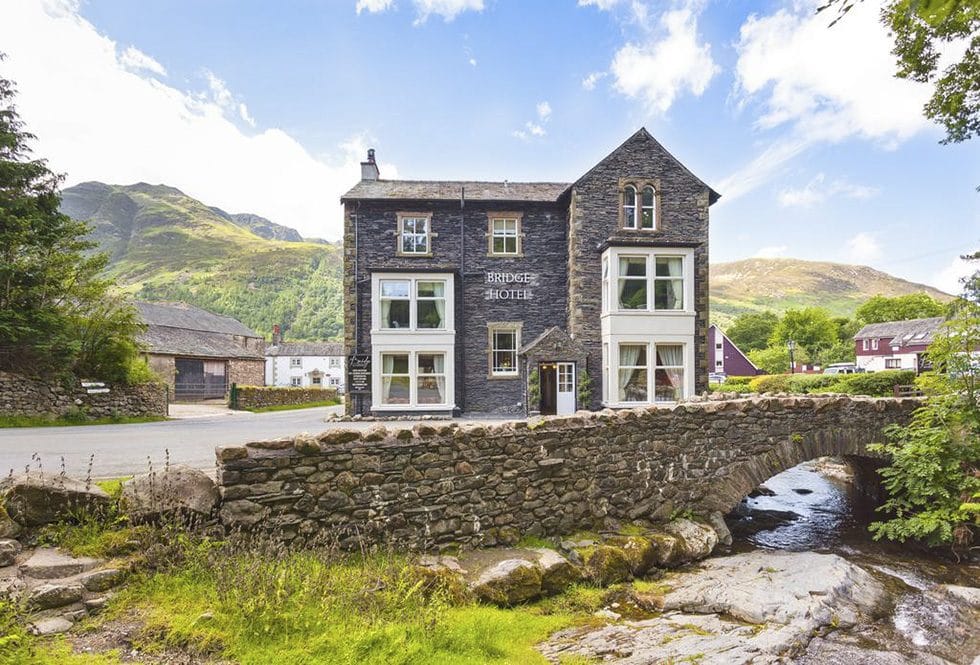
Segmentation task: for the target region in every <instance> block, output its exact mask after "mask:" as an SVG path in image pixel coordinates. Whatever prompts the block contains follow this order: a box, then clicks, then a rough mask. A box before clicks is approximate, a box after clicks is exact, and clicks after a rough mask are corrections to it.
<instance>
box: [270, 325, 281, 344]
mask: <svg viewBox="0 0 980 665" xmlns="http://www.w3.org/2000/svg"><path fill="white" fill-rule="evenodd" d="M281 330H282V329H281V328H280V327H279V324H278V323H277V324H275V325H274V326H272V346H279V344H281V343H282V332H281Z"/></svg>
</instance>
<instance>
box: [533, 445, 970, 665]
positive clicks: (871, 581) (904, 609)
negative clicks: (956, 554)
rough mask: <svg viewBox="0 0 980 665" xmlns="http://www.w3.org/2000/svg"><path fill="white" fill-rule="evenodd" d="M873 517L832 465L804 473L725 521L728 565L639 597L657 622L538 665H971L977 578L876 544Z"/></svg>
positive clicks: (604, 633) (579, 634)
mask: <svg viewBox="0 0 980 665" xmlns="http://www.w3.org/2000/svg"><path fill="white" fill-rule="evenodd" d="M869 517H870V513H869V507H868V506H867V505H866V500H865V499H864V498H863V497H861V496H860V495H858V494H856V493H855V492H854V491H853V488H852V487H851V486H850V484H849V483H848V480H847V477H846V473H845V472H844V471H843V470H842V467H841V466H840V465H835V464H833V463H829V462H826V461H821V462H820V463H814V464H807V465H801V466H800V467H797V468H795V469H792V470H790V471H788V472H786V473H785V474H780V476H776V477H774V478H773V479H771V480H770V481H768V482H767V483H766V487H765V488H763V489H762V490H761V491H760V492H758V493H755V496H754V497H752V498H749V499H748V500H747V501H746V502H745V503H744V504H743V506H742V507H741V509H740V510H739V511H737V513H736V514H734V515H731V516H729V523H730V524H731V526H732V531H733V534H734V536H735V538H734V542H733V546H732V548H731V551H730V553H729V554H725V553H717V552H716V555H715V556H714V557H712V558H710V559H707V560H705V561H702V562H699V563H695V564H691V565H689V566H688V567H686V568H684V569H681V570H679V571H675V572H669V573H667V574H666V575H665V576H664V577H662V578H661V579H659V580H658V581H657V584H656V586H657V590H656V592H654V593H650V592H642V591H638V592H637V593H636V600H637V602H638V603H639V604H640V605H641V606H644V607H648V608H652V609H654V610H655V611H656V612H657V614H656V615H655V616H651V617H649V618H645V619H641V620H616V618H615V614H608V613H606V614H604V616H605V618H606V619H607V620H608V623H607V624H606V625H604V626H601V627H586V628H573V629H569V630H565V631H562V632H560V633H558V634H556V635H553V636H552V637H551V639H549V640H548V641H547V642H546V643H544V644H542V645H541V646H540V651H541V652H542V653H543V654H544V655H545V656H546V657H547V658H548V660H549V661H551V662H555V663H557V662H561V660H563V659H566V658H569V657H571V656H576V657H580V658H583V659H585V660H586V661H587V662H593V661H595V662H614V663H624V664H625V663H634V664H639V663H682V662H690V663H725V664H735V663H802V664H807V665H839V664H842V663H846V664H847V665H905V664H911V663H927V664H936V663H956V664H964V665H980V588H978V587H980V567H978V566H976V565H971V564H962V563H959V564H958V563H954V562H951V561H944V560H941V559H936V558H932V557H929V556H927V555H925V554H922V553H917V552H916V551H915V550H913V549H911V548H907V547H900V546H895V545H888V544H881V543H877V542H874V541H872V540H871V538H870V536H869V535H868V531H867V522H868V520H869ZM639 588H642V586H639ZM608 609H609V610H610V611H611V612H615V608H608Z"/></svg>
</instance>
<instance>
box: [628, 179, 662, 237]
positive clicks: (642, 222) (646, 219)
mask: <svg viewBox="0 0 980 665" xmlns="http://www.w3.org/2000/svg"><path fill="white" fill-rule="evenodd" d="M654 185H655V183H648V182H633V183H627V184H625V185H623V189H622V200H623V208H622V212H621V215H622V226H623V228H624V229H634V230H644V231H653V230H655V229H656V228H657V189H656V187H655V186H654Z"/></svg>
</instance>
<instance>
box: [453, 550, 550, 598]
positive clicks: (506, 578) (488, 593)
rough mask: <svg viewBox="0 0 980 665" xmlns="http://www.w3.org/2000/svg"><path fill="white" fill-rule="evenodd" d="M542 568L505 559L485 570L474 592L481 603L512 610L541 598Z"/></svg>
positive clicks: (524, 561)
mask: <svg viewBox="0 0 980 665" xmlns="http://www.w3.org/2000/svg"><path fill="white" fill-rule="evenodd" d="M541 579H542V575H541V568H540V566H537V565H536V564H534V563H532V562H530V561H527V560H525V559H505V560H504V561H501V562H499V563H497V564H495V565H493V566H491V567H490V568H487V569H486V570H484V571H483V572H482V573H481V574H480V576H479V577H478V578H477V580H476V582H475V583H474V584H473V585H472V587H471V589H470V590H471V591H472V592H473V594H474V595H475V596H476V597H477V598H479V599H480V600H484V601H487V602H490V603H494V604H496V605H503V606H510V605H516V604H518V603H523V602H527V601H529V600H533V599H535V598H537V597H539V596H540V595H541V593H542V588H541Z"/></svg>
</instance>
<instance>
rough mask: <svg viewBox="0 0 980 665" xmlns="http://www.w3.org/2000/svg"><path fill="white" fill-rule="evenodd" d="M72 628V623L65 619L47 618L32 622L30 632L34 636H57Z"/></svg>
mask: <svg viewBox="0 0 980 665" xmlns="http://www.w3.org/2000/svg"><path fill="white" fill-rule="evenodd" d="M71 626H72V623H71V621H69V620H68V619H66V618H64V617H60V616H59V617H45V618H43V619H37V620H36V621H34V622H32V623H31V625H30V631H31V633H32V634H34V635H57V634H58V633H66V632H68V631H69V630H71Z"/></svg>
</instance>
